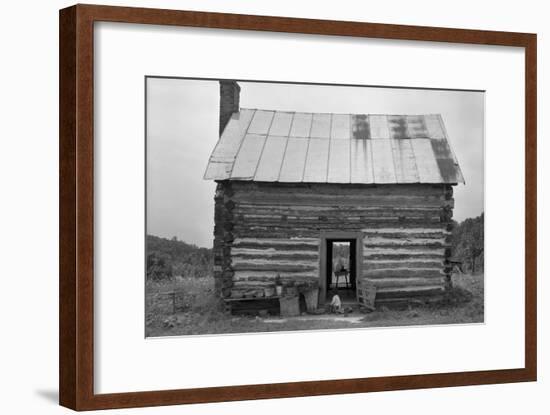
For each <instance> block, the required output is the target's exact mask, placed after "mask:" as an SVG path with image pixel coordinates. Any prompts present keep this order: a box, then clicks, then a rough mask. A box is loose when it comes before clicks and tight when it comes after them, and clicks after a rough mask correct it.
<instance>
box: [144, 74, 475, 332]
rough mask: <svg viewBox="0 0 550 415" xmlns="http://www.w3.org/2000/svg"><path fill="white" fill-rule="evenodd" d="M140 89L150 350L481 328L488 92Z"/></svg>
mask: <svg viewBox="0 0 550 415" xmlns="http://www.w3.org/2000/svg"><path fill="white" fill-rule="evenodd" d="M145 89H146V91H145V92H146V100H145V106H146V108H145V118H146V120H145V122H146V137H145V142H146V177H145V187H146V224H145V256H146V257H145V258H144V263H145V272H144V274H145V276H144V283H145V336H146V337H162V336H181V335H205V334H209V335H213V334H228V333H253V332H254V333H257V332H274V331H277V332H281V331H295V330H302V331H303V330H337V329H348V330H349V329H364V328H382V327H393V326H426V325H448V324H479V323H483V322H484V300H485V292H484V200H485V198H484V182H485V181H484V133H485V108H484V106H485V92H484V91H481V90H457V89H451V88H449V89H430V88H425V89H415V88H406V87H391V86H368V85H365V86H363V85H353V86H351V85H330V84H308V83H290V82H289V83H286V82H279V81H247V80H231V79H204V78H175V77H146V79H145Z"/></svg>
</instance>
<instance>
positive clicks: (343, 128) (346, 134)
mask: <svg viewBox="0 0 550 415" xmlns="http://www.w3.org/2000/svg"><path fill="white" fill-rule="evenodd" d="M330 137H331V138H335V139H344V140H349V139H350V116H349V114H334V115H333V116H332V126H331V128H330Z"/></svg>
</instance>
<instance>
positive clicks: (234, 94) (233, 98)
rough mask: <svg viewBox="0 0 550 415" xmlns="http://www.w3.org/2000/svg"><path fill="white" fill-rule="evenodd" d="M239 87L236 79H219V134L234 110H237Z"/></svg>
mask: <svg viewBox="0 0 550 415" xmlns="http://www.w3.org/2000/svg"><path fill="white" fill-rule="evenodd" d="M240 93H241V87H240V86H239V85H238V84H237V82H236V81H220V136H221V135H222V133H223V130H224V128H225V126H226V125H227V123H228V122H229V120H230V119H231V115H232V114H233V113H234V112H238V111H239V95H240Z"/></svg>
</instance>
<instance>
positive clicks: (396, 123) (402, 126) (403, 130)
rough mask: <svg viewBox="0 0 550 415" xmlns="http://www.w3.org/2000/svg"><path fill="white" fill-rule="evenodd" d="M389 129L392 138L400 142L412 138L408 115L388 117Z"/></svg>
mask: <svg viewBox="0 0 550 415" xmlns="http://www.w3.org/2000/svg"><path fill="white" fill-rule="evenodd" d="M388 129H389V134H390V138H393V139H398V140H401V139H404V138H410V135H409V132H408V128H407V116H406V115H388Z"/></svg>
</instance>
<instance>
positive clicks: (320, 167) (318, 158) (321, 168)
mask: <svg viewBox="0 0 550 415" xmlns="http://www.w3.org/2000/svg"><path fill="white" fill-rule="evenodd" d="M329 145H330V140H329V139H328V138H326V139H325V138H312V139H310V140H309V148H308V151H307V158H306V166H305V170H304V178H303V181H304V182H308V183H312V182H313V183H314V182H321V183H324V182H326V181H327V172H328V152H329Z"/></svg>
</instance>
